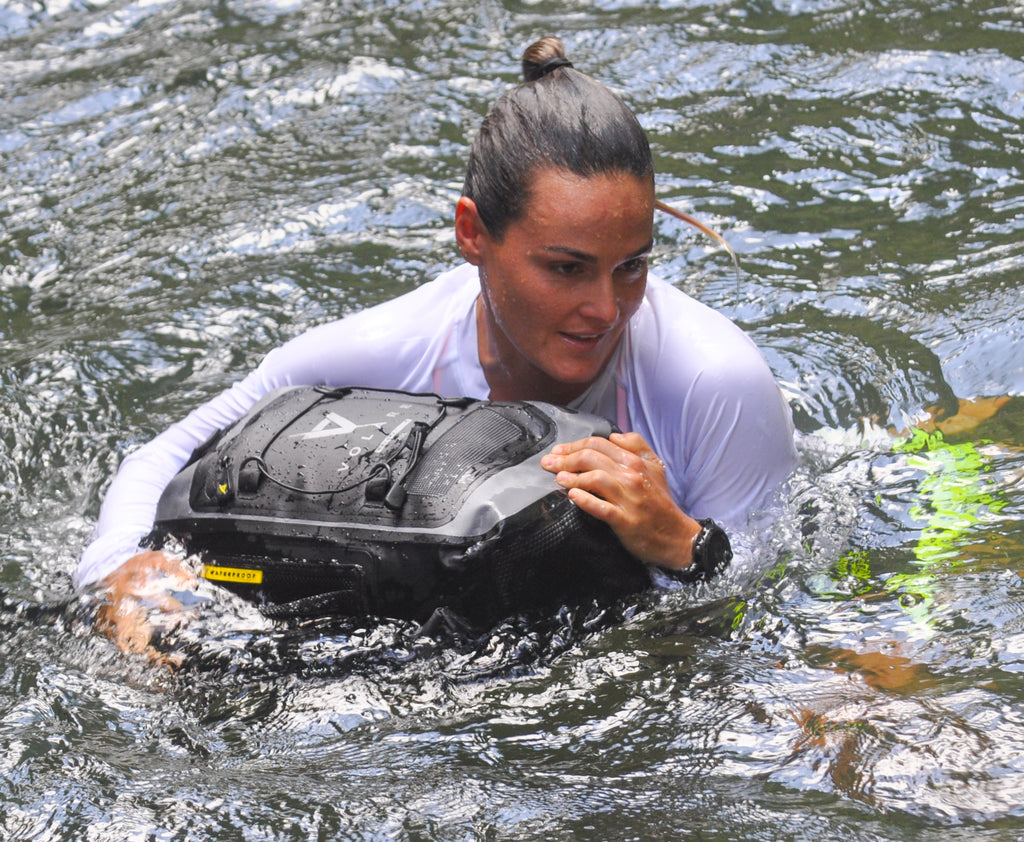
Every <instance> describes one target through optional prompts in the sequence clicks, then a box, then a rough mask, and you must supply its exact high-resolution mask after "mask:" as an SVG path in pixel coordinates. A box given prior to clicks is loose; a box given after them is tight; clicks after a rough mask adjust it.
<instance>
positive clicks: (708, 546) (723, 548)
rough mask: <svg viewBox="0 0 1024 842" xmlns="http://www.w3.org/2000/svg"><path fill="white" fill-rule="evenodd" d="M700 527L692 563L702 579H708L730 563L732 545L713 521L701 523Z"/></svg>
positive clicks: (723, 531) (722, 530)
mask: <svg viewBox="0 0 1024 842" xmlns="http://www.w3.org/2000/svg"><path fill="white" fill-rule="evenodd" d="M701 525H702V527H703V529H702V531H701V533H700V535H699V536H698V538H697V545H696V546H695V547H694V558H693V561H694V564H695V565H696V566H698V567H699V568H700V571H701V573H702V574H703V576H704V578H710V577H711V576H713V575H714V574H715V573H717V572H718V571H719V570H721V569H722V568H723V567H725V566H726V565H727V564H728V563H729V562H730V561H732V545H731V544H730V543H729V536H728V535H726V534H725V530H724V529H722V527H720V526H719V525H718V524H717V523H715V522H714V521H713V520H706V521H701Z"/></svg>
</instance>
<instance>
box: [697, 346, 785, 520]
mask: <svg viewBox="0 0 1024 842" xmlns="http://www.w3.org/2000/svg"><path fill="white" fill-rule="evenodd" d="M688 402H689V403H690V404H691V405H690V407H689V409H690V412H689V415H690V418H691V419H692V421H691V425H690V427H689V429H688V430H687V431H686V434H685V448H686V455H685V460H686V466H687V467H686V479H685V483H684V485H685V491H684V495H685V501H684V502H685V507H686V508H687V510H688V511H689V513H690V514H691V515H692V516H693V517H697V518H701V517H713V518H715V519H716V520H718V521H719V522H721V523H723V524H727V525H729V526H733V527H738V526H742V525H743V524H744V523H745V522H746V520H747V518H748V517H749V516H750V514H751V513H752V512H753V511H755V510H756V509H757V508H759V507H760V506H761V505H762V504H763V503H764V502H765V500H766V498H767V496H768V494H769V493H770V492H771V491H773V490H774V489H776V488H778V487H779V485H781V484H782V483H783V482H784V481H785V480H786V479H787V477H789V475H790V474H791V472H792V471H793V469H794V467H795V466H796V448H795V443H794V436H793V422H792V416H791V413H790V410H789V406H788V405H787V403H786V401H785V399H784V397H783V395H782V393H781V391H780V390H779V388H778V386H777V384H776V383H775V380H774V378H773V377H772V375H771V372H770V370H769V369H768V366H767V364H765V363H764V362H763V360H762V359H761V358H760V356H758V358H757V359H756V360H751V361H750V362H749V363H746V364H742V365H739V366H733V367H730V368H728V369H726V370H724V371H720V372H717V373H715V374H708V375H706V376H704V377H701V378H700V381H699V382H698V383H697V384H696V385H695V388H694V391H693V393H692V394H691V395H690V397H689V401H688Z"/></svg>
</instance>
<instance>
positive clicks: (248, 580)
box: [202, 564, 263, 585]
mask: <svg viewBox="0 0 1024 842" xmlns="http://www.w3.org/2000/svg"><path fill="white" fill-rule="evenodd" d="M202 577H203V578H204V579H209V580H210V581H211V582H237V583H238V584H241V585H259V584H262V582H263V571H262V570H252V569H250V568H248V567H220V566H218V565H216V564H204V565H203V571H202Z"/></svg>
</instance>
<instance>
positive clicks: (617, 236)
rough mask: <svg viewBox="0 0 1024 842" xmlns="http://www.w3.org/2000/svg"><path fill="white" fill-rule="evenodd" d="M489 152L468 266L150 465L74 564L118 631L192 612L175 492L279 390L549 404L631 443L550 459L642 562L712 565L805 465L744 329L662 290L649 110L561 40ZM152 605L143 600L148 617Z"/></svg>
mask: <svg viewBox="0 0 1024 842" xmlns="http://www.w3.org/2000/svg"><path fill="white" fill-rule="evenodd" d="M523 71H524V77H525V81H524V82H523V83H522V84H521V85H519V86H517V87H516V88H514V89H512V90H510V91H508V92H506V93H505V94H504V95H503V96H501V97H500V98H499V99H498V100H497V101H496V102H495V103H494V105H493V106H492V108H491V109H490V111H489V112H488V114H487V117H486V118H485V120H484V122H483V124H482V126H481V128H480V131H479V134H478V135H477V137H476V138H475V140H474V141H473V144H472V149H471V151H470V156H469V163H468V168H467V174H466V180H465V185H464V188H463V195H462V197H461V198H460V199H459V201H458V203H457V205H456V209H455V238H456V241H457V244H458V247H459V249H460V251H461V252H462V255H463V257H464V258H465V261H466V262H465V263H464V264H463V265H460V266H458V267H457V268H455V269H453V270H451V271H449V272H446V273H445V274H443V275H441V276H440V277H439V278H437V279H436V280H434V281H432V282H430V283H427V284H424V285H423V286H422V287H420V288H418V289H416V290H414V291H413V292H410V293H408V294H406V295H404V296H401V297H399V298H397V299H394V300H393V301H390V302H386V303H384V304H381V305H378V306H376V307H373V308H370V309H368V310H365V311H363V312H361V313H357V314H355V315H352V316H349V317H347V318H344V319H341V320H339V321H336V322H332V323H330V324H326V325H322V326H320V327H317V328H314V329H312V330H310V331H308V332H307V333H305V334H303V335H301V336H299V337H297V338H296V339H293V340H292V341H290V342H288V343H286V344H285V345H283V346H282V347H280V348H277V349H275V350H273V351H272V352H271V353H270V354H268V355H267V357H266V359H265V360H264V361H263V362H262V364H261V365H260V366H259V367H258V368H257V369H256V370H255V371H254V372H253V373H251V374H250V375H249V376H248V377H246V378H245V379H244V380H242V381H240V382H239V383H237V384H236V385H235V386H233V387H232V388H230V389H228V390H227V391H226V392H224V393H223V394H221V395H219V396H218V397H216V398H214V399H213V400H211V401H210V402H209V403H207V404H206V405H204V406H202V407H200V408H199V409H197V410H195V411H194V412H192V413H191V414H190V415H189V416H188V417H187V418H186V419H185V420H183V421H181V422H179V423H178V424H175V425H174V426H172V427H171V428H170V429H168V430H167V431H165V432H164V433H163V434H161V435H160V436H158V437H157V438H155V439H154V440H153V441H151V442H150V443H148V444H147V445H146V446H144V447H143V448H141V449H139V450H138V451H136V452H135V453H133V454H131V455H130V456H129V457H128V458H127V459H126V460H125V461H124V464H123V465H122V466H121V469H120V470H119V472H118V475H117V477H116V478H115V479H114V482H113V483H112V485H111V487H110V490H109V492H108V493H107V496H106V499H105V501H104V504H103V508H102V511H101V513H100V518H99V522H98V524H97V528H96V534H95V536H94V540H93V542H92V544H91V545H90V546H89V547H88V548H87V549H86V551H85V553H84V554H83V555H82V559H81V562H80V564H79V568H78V572H77V577H76V578H77V582H78V584H79V585H80V586H86V585H93V584H96V583H99V584H100V585H101V586H102V587H103V588H104V589H105V596H106V602H105V605H104V608H103V610H102V612H101V622H102V623H103V624H104V625H105V626H106V627H107V629H108V630H109V631H110V632H111V634H112V635H113V636H114V637H115V639H116V640H117V641H118V643H119V644H120V645H121V646H122V647H124V648H126V649H131V650H136V651H147V650H148V646H149V631H148V626H147V623H146V609H160V610H174V609H176V608H178V607H180V606H179V605H178V603H177V601H176V600H175V599H174V598H173V597H172V596H171V595H170V591H171V590H174V589H180V588H181V587H182V586H183V585H185V584H188V583H189V582H190V581H191V574H190V573H188V572H187V569H186V568H185V566H184V565H183V564H182V563H181V561H180V560H179V559H177V558H174V557H172V556H170V555H168V554H166V553H164V552H162V551H152V550H150V551H143V550H141V549H140V546H139V542H140V540H141V539H142V538H143V536H145V535H146V534H147V533H148V532H149V530H150V528H151V526H152V522H153V517H154V513H155V510H156V504H157V500H158V499H159V496H160V494H161V492H162V491H163V489H164V488H165V487H166V485H167V483H168V482H169V481H170V480H171V478H172V477H173V476H174V475H175V474H176V473H177V471H178V470H180V468H181V467H182V466H183V465H184V463H185V462H186V460H187V459H188V457H189V456H190V455H191V453H192V451H193V450H194V449H195V448H196V446H198V445H199V444H200V443H202V442H203V441H205V440H206V439H207V438H208V437H209V436H210V435H211V433H213V432H214V431H215V430H217V429H219V428H221V427H224V426H226V425H228V424H230V423H231V422H232V421H234V420H235V419H237V418H238V417H240V416H241V415H242V414H243V413H244V412H245V411H246V410H247V409H248V408H249V407H251V406H252V405H253V404H254V403H255V402H256V401H257V400H259V399H260V398H261V397H262V396H263V395H265V394H266V393H267V392H269V391H270V390H272V389H275V388H278V387H282V386H293V385H301V384H306V385H314V384H327V385H348V386H370V387H377V388H391V389H403V390H407V391H414V392H423V391H430V392H436V393H439V394H442V395H459V396H463V395H464V396H469V397H474V398H482V399H487V398H489V399H493V400H542V401H548V402H550V403H555V404H560V405H566V406H570V407H573V408H576V409H580V410H584V411H588V412H592V413H596V414H599V415H603V416H605V417H607V418H610V419H612V420H614V421H615V422H616V423H617V424H618V426H619V428H620V429H622V430H624V431H626V432H624V433H622V434H613V435H612V436H611V438H610V439H603V438H590V439H585V440H582V441H575V442H563V443H561V444H559V445H557V446H556V447H554V448H553V450H552V451H551V452H550V453H549V454H548V455H547V456H546V457H545V458H544V462H543V465H544V467H545V468H546V469H547V470H549V471H551V472H552V473H554V474H555V475H556V479H557V482H558V483H559V484H560V485H562V486H563V487H565V488H566V489H568V494H569V496H570V498H571V499H572V500H573V501H574V502H575V503H576V505H578V506H579V507H580V508H581V509H582V510H583V511H585V512H588V513H589V514H591V515H593V516H594V517H596V518H599V519H600V520H603V521H605V522H606V523H607V524H608V525H609V526H610V527H611V528H612V529H613V530H614V531H615V533H616V535H617V536H618V537H619V539H620V540H621V542H622V543H623V545H624V546H625V547H626V548H627V549H628V550H629V551H630V552H631V553H632V554H633V555H634V556H636V557H637V558H639V559H641V560H642V561H644V562H646V563H648V564H650V565H653V566H657V567H660V568H663V569H665V570H669V571H673V570H675V571H685V570H688V569H690V568H691V567H692V566H694V565H695V564H697V565H698V566H699V565H700V564H701V563H706V559H703V558H702V557H701V554H702V553H703V552H704V551H705V543H706V539H707V538H708V536H709V535H710V534H712V533H720V526H719V525H721V526H724V527H726V528H730V527H739V526H742V525H743V523H744V522H745V520H746V518H747V517H748V515H749V514H750V512H751V511H752V510H753V509H755V508H756V507H757V506H758V505H759V504H760V503H762V502H763V501H764V498H765V497H766V495H767V494H768V493H769V492H770V491H771V490H772V489H773V488H775V487H776V486H778V485H779V483H780V482H781V481H782V480H784V479H785V478H786V476H787V475H788V474H789V472H790V470H791V469H792V467H793V465H794V462H795V453H794V446H793V435H792V432H793V431H792V422H791V419H790V414H789V410H788V407H787V405H786V403H785V401H784V400H783V399H782V396H781V394H780V392H779V389H778V387H777V385H776V384H775V381H774V379H773V377H772V374H771V372H770V370H769V369H768V366H767V364H766V363H765V361H764V359H763V357H762V356H761V354H760V352H759V351H758V350H757V348H756V347H755V346H754V344H753V343H752V342H751V341H750V339H749V338H747V337H746V335H745V334H743V333H742V331H740V330H739V328H737V327H736V326H735V325H734V324H732V322H730V321H729V320H728V319H726V318H725V317H724V316H722V315H720V314H718V313H716V312H714V311H713V310H710V309H709V308H707V307H705V306H704V305H702V304H699V303H698V302H696V301H694V300H693V299H691V298H690V297H688V296H687V295H686V294H684V293H683V292H681V291H680V290H678V289H676V288H675V287H673V286H671V285H669V284H668V283H666V282H664V281H662V280H659V279H657V278H655V277H649V276H648V271H647V263H648V257H649V254H650V252H651V249H652V245H653V230H654V222H653V217H654V209H655V196H654V166H653V160H652V156H651V151H650V146H649V143H648V141H647V138H646V135H645V133H644V131H643V129H642V128H641V126H640V124H639V122H638V121H637V119H636V116H635V115H634V114H633V113H632V111H630V109H629V108H628V107H627V106H626V105H625V104H624V103H623V102H622V100H621V99H619V97H618V96H616V95H615V94H614V93H612V92H611V91H610V90H609V89H608V88H606V87H605V86H604V85H602V84H600V83H598V82H596V81H595V80H593V79H591V78H590V77H589V76H586V75H584V74H583V73H581V72H579V71H578V70H575V69H574V68H573V66H572V64H571V63H570V62H569V61H568V60H567V59H566V57H565V55H564V52H563V49H562V44H561V42H560V41H559V40H558V39H557V38H544V39H542V40H540V41H538V42H537V43H536V44H534V45H532V46H531V47H530V48H529V49H528V50H527V51H526V53H525V55H524V57H523ZM144 606H145V608H144Z"/></svg>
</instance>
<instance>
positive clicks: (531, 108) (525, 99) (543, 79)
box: [462, 36, 654, 241]
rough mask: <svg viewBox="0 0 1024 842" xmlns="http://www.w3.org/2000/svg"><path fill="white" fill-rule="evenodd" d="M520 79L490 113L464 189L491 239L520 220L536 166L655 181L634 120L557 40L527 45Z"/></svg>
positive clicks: (471, 156) (641, 133) (477, 140)
mask: <svg viewBox="0 0 1024 842" xmlns="http://www.w3.org/2000/svg"><path fill="white" fill-rule="evenodd" d="M523 78H524V80H525V81H524V82H523V83H522V84H520V85H518V86H517V87H515V88H513V89H512V90H510V91H507V92H506V93H504V94H502V96H500V97H499V98H498V100H497V101H496V102H495V103H494V104H493V105H492V106H491V108H490V110H489V111H488V112H487V116H486V117H485V118H484V121H483V124H482V125H481V126H480V131H479V133H478V134H477V136H476V138H475V139H474V140H473V145H472V147H471V149H470V153H469V163H468V166H467V168H466V181H465V183H464V185H463V188H462V194H463V195H464V196H467V197H469V198H470V199H472V200H473V201H474V202H475V204H476V207H477V211H478V212H479V214H480V218H481V220H482V221H483V223H484V225H485V226H486V227H487V231H488V233H489V234H490V235H491V236H492V237H494V238H495V239H497V240H499V241H500V240H501V239H502V238H503V237H504V235H505V231H506V230H507V228H508V226H509V224H510V223H512V222H514V221H516V220H517V219H519V218H520V217H521V216H522V214H523V212H524V211H525V209H526V207H527V205H528V204H529V202H530V199H531V196H530V191H529V187H530V182H531V179H532V177H533V175H534V173H535V172H536V171H537V170H539V169H548V168H551V169H560V170H567V171H569V172H571V173H573V174H575V175H578V176H582V177H588V176H594V175H603V174H606V173H623V174H628V175H634V176H636V177H637V178H643V179H650V180H651V182H652V184H653V179H654V161H653V159H652V157H651V147H650V143H649V142H648V140H647V135H646V134H645V133H644V130H643V128H642V127H641V126H640V123H639V121H638V120H637V118H636V115H635V114H634V113H633V112H632V111H631V110H630V109H629V107H628V106H627V105H626V104H625V103H624V102H623V101H622V100H621V99H620V98H619V97H618V96H617V95H616V94H614V93H613V92H612V91H611V90H609V89H608V88H607V87H605V86H604V85H602V84H601V83H600V82H598V81H596V80H594V79H592V78H591V77H589V76H587V75H586V74H584V73H581V72H580V71H578V70H576V69H574V68H573V66H572V62H570V61H569V60H568V59H567V58H566V55H565V50H564V48H563V46H562V42H561V40H560V39H558V38H555V37H552V36H548V37H545V38H542V39H540V40H539V41H537V42H536V43H534V44H532V45H531V46H530V47H528V48H527V50H526V52H525V53H524V54H523Z"/></svg>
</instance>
